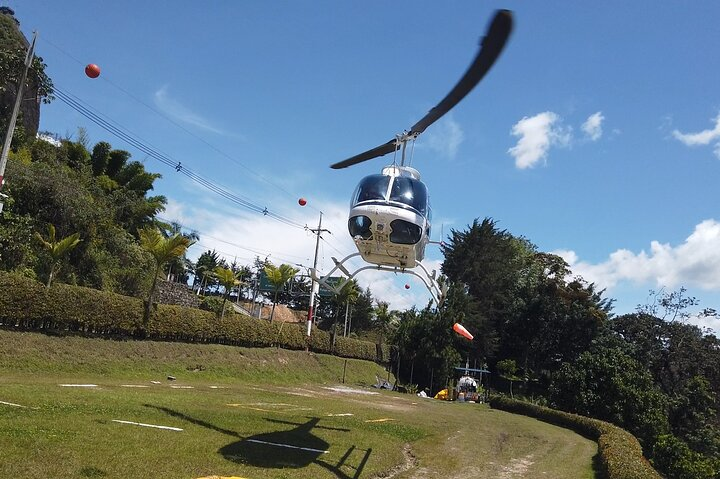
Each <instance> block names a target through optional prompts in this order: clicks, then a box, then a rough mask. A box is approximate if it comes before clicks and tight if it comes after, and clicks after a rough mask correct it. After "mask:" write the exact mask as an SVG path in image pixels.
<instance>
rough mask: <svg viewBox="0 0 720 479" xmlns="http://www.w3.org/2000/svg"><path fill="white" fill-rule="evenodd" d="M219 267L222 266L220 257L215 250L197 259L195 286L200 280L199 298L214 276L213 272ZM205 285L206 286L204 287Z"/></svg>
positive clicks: (206, 252) (208, 251)
mask: <svg viewBox="0 0 720 479" xmlns="http://www.w3.org/2000/svg"><path fill="white" fill-rule="evenodd" d="M218 266H220V257H219V256H218V254H217V252H215V250H212V251H210V250H207V251H205V252H204V253H203V254H201V255H200V257H199V258H198V259H197V262H196V263H195V280H193V285H194V284H195V282H196V281H197V280H198V278H199V279H200V282H199V284H198V290H197V294H198V296H200V292H201V291H202V290H203V288H204V287H207V283H208V280H209V279H210V277H211V276H212V272H213V270H214V269H215V268H216V267H218ZM203 284H204V285H205V286H203Z"/></svg>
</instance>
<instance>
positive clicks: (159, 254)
mask: <svg viewBox="0 0 720 479" xmlns="http://www.w3.org/2000/svg"><path fill="white" fill-rule="evenodd" d="M138 235H139V236H140V246H142V247H143V249H145V250H146V251H148V252H149V253H150V254H151V255H152V257H153V259H155V273H154V274H153V282H152V286H150V291H149V292H148V298H147V303H146V304H145V314H144V316H143V326H144V327H145V328H147V325H148V322H149V321H150V309H151V306H152V297H153V294H155V288H156V287H157V279H158V276H159V275H160V273H161V272H162V269H163V266H165V264H166V263H167V262H169V261H172V260H173V259H175V258H179V257H181V256H182V255H183V254H185V251H186V250H187V249H188V248H189V247H190V245H192V244H193V241H192V240H190V239H189V238H186V237H185V236H183V235H181V234H176V235H174V236H171V237H170V238H164V237H163V235H162V234H161V233H160V231H159V230H158V229H157V228H152V227H145V228H142V229H139V230H138Z"/></svg>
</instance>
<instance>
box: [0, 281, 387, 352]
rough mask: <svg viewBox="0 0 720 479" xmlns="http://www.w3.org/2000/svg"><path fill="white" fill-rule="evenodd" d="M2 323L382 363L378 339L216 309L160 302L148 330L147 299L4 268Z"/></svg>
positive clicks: (0, 283)
mask: <svg viewBox="0 0 720 479" xmlns="http://www.w3.org/2000/svg"><path fill="white" fill-rule="evenodd" d="M0 292H2V293H0V326H3V327H6V328H12V329H23V330H42V331H47V332H50V331H53V332H63V331H69V332H76V333H78V334H86V335H99V336H108V337H144V338H147V339H154V340H165V341H187V342H206V343H219V344H228V345H235V346H251V347H269V346H278V347H282V348H286V349H305V347H306V346H309V349H310V350H312V351H315V352H319V353H332V354H335V355H337V356H342V357H347V358H356V359H365V360H370V361H380V362H382V361H383V360H384V359H385V358H384V354H383V352H384V351H381V353H380V355H378V354H377V347H376V345H375V344H374V343H370V342H367V341H360V340H357V339H351V338H340V337H338V338H336V340H335V347H334V348H332V341H331V337H330V334H329V333H327V332H326V331H321V330H318V329H314V330H313V332H312V335H311V337H310V340H309V341H308V340H307V336H306V331H305V327H304V326H303V325H299V324H293V323H279V322H278V323H270V322H268V321H264V320H258V319H255V318H251V317H249V316H245V315H240V314H234V313H231V314H227V313H226V315H225V317H224V318H223V319H219V318H218V317H217V316H216V315H215V314H214V313H211V312H209V311H203V310H200V309H195V308H186V307H182V306H174V305H164V304H160V305H155V306H154V307H153V312H152V316H151V319H150V322H149V324H148V328H147V331H143V327H142V324H143V300H141V299H139V298H132V297H128V296H122V295H119V294H115V293H110V292H107V291H99V290H96V289H91V288H84V287H80V286H72V285H68V284H62V283H56V284H54V285H53V286H52V287H51V288H46V287H45V286H44V285H42V284H41V283H39V282H37V281H35V280H33V279H30V278H26V277H24V276H20V275H17V274H11V273H5V272H0Z"/></svg>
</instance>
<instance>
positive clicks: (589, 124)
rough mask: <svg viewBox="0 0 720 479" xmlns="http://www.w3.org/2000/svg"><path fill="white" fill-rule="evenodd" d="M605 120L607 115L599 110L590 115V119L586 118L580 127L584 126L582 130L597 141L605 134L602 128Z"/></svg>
mask: <svg viewBox="0 0 720 479" xmlns="http://www.w3.org/2000/svg"><path fill="white" fill-rule="evenodd" d="M603 120H605V117H604V116H603V114H602V112H600V111H598V112H596V113H593V114H592V115H590V116H589V117H588V119H587V120H585V123H583V124H582V126H581V127H580V128H582V131H584V132H585V134H586V135H587V136H588V137H589V138H590V139H591V140H592V141H597V140H599V139H600V137H601V136H602V134H603V130H602V122H603Z"/></svg>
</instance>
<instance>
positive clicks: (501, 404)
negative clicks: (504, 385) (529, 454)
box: [490, 396, 661, 479]
mask: <svg viewBox="0 0 720 479" xmlns="http://www.w3.org/2000/svg"><path fill="white" fill-rule="evenodd" d="M490 406H492V407H493V408H496V409H502V410H504V411H508V412H512V413H516V414H522V415H524V416H530V417H534V418H536V419H539V420H541V421H544V422H548V423H550V424H555V425H556V426H560V427H564V428H567V429H571V430H573V431H575V432H577V433H578V434H581V435H583V436H585V437H587V438H589V439H593V440H594V441H597V443H598V452H599V456H600V467H601V473H602V474H603V477H605V478H607V479H661V476H660V474H658V473H657V472H656V471H655V469H653V468H652V466H651V465H650V463H649V462H648V460H647V459H645V457H643V454H642V447H641V446H640V443H639V442H638V440H637V439H636V438H635V436H633V435H632V434H630V433H629V432H627V431H625V430H623V429H620V428H619V427H617V426H614V425H612V424H610V423H608V422H605V421H600V420H598V419H592V418H589V417H585V416H578V415H577V414H570V413H566V412H562V411H557V410H555V409H550V408H547V407H542V406H537V405H535V404H531V403H528V402H524V401H518V400H515V399H510V398H507V397H503V396H493V397H491V398H490Z"/></svg>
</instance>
